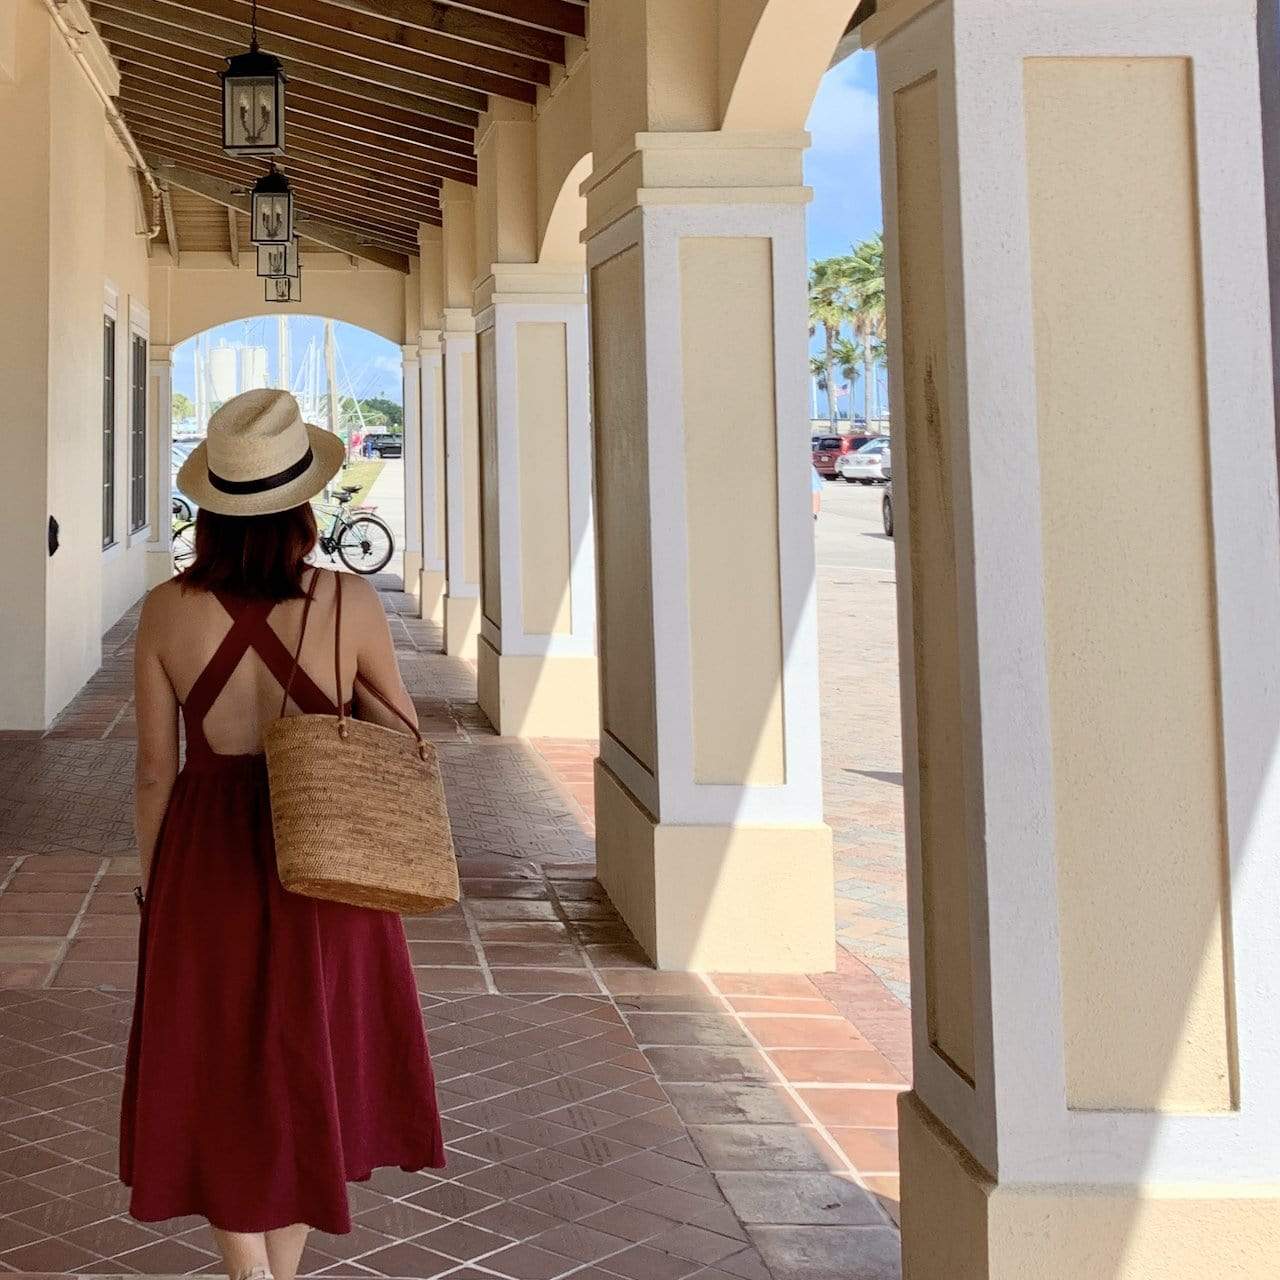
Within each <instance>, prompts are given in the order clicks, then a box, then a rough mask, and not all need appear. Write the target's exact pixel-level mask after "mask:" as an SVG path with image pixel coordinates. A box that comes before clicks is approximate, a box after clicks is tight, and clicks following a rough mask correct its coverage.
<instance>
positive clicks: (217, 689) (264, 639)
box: [183, 569, 338, 746]
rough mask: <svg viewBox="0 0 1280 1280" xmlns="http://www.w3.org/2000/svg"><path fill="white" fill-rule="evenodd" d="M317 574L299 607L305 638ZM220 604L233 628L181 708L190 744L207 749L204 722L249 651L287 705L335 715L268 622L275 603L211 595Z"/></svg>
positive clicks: (327, 701) (322, 693) (328, 703)
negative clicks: (229, 616)
mask: <svg viewBox="0 0 1280 1280" xmlns="http://www.w3.org/2000/svg"><path fill="white" fill-rule="evenodd" d="M319 575H320V571H319V570H318V569H316V570H314V571H313V574H312V579H311V587H310V590H309V591H308V592H307V601H306V604H305V605H304V606H303V615H302V631H303V632H304V633H305V630H306V625H307V616H308V614H309V613H310V610H311V601H312V599H313V598H314V594H315V588H316V581H317V579H318V578H319ZM215 594H216V595H217V598H218V601H219V603H220V604H221V605H222V607H223V608H224V609H226V611H227V612H228V613H229V614H230V615H231V627H230V629H229V630H228V631H227V634H226V635H225V636H223V638H222V641H221V643H220V644H219V645H218V648H217V649H216V650H215V652H214V655H213V657H212V658H210V659H209V662H208V665H207V666H206V667H205V669H204V670H203V671H202V672H201V673H200V675H199V676H198V677H197V678H196V682H195V684H193V685H192V686H191V691H190V692H189V693H188V694H187V697H186V701H185V702H184V703H183V718H184V720H185V721H186V725H187V737H188V740H189V742H190V741H191V740H192V739H194V740H195V741H196V742H197V744H200V745H205V746H207V745H208V744H207V741H206V740H205V738H204V728H203V725H204V718H205V716H206V715H208V713H209V710H210V708H211V707H212V706H213V704H214V703H215V702H216V701H217V699H218V695H219V694H220V693H221V692H222V690H223V688H224V686H225V685H226V683H227V681H228V680H230V679H231V676H232V674H233V673H234V672H235V669H236V668H237V667H238V666H239V665H240V661H241V659H242V658H243V657H244V655H245V654H246V653H248V652H249V650H250V649H252V650H253V651H254V652H255V653H256V654H257V655H258V657H259V658H261V659H262V662H263V665H264V666H265V667H266V668H267V670H268V671H270V672H271V674H272V675H273V676H274V677H275V678H276V680H277V681H278V682H279V683H280V686H281V688H282V689H284V690H286V694H285V705H286V706H287V701H288V698H289V697H292V698H293V700H294V702H295V703H296V704H297V705H298V706H299V707H300V708H301V709H302V710H303V711H304V712H310V713H312V714H318V715H336V714H337V712H338V708H337V707H335V706H334V704H333V702H332V700H331V699H330V698H329V696H328V695H327V694H326V693H325V692H324V691H323V690H322V689H321V688H320V687H319V685H317V684H316V682H315V681H314V680H312V678H311V677H310V676H309V675H308V674H307V673H306V671H305V670H304V669H303V668H302V667H301V666H297V665H296V661H297V659H296V655H294V654H291V653H290V652H289V650H288V649H287V648H285V645H284V641H282V640H281V639H280V637H279V636H278V635H277V634H276V633H275V631H274V630H273V629H272V627H271V624H270V623H269V622H268V621H267V619H268V616H269V615H270V613H271V610H272V609H273V608H274V602H273V601H270V600H240V599H237V598H236V597H234V596H227V595H223V594H222V593H220V592H216V593H215ZM301 652H302V635H301V634H300V635H299V637H298V653H299V654H300V653H301Z"/></svg>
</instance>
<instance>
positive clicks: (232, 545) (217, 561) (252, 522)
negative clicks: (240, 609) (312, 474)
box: [179, 502, 316, 600]
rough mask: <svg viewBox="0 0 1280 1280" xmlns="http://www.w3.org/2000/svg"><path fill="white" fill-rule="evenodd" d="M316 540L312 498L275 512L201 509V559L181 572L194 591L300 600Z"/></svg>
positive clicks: (184, 582)
mask: <svg viewBox="0 0 1280 1280" xmlns="http://www.w3.org/2000/svg"><path fill="white" fill-rule="evenodd" d="M315 545H316V518H315V515H314V514H313V512H312V510H311V504H310V503H309V502H304V503H302V504H301V506H297V507H291V508H290V509H289V510H288V511H277V512H275V513H274V514H273V515H269V516H220V515H218V514H217V512H214V511H206V510H205V509H204V508H203V507H202V508H201V509H200V511H199V513H198V514H197V515H196V555H195V559H194V560H193V561H192V562H191V564H190V565H188V566H187V568H186V569H184V570H183V571H182V573H181V574H180V575H179V581H180V582H181V583H182V585H183V587H189V588H190V589H192V590H193V591H225V592H227V593H228V594H229V595H235V596H245V597H248V598H251V599H257V600H294V599H297V598H299V597H300V596H302V595H303V594H304V592H303V590H302V575H303V572H304V571H305V569H306V561H307V556H309V555H310V554H311V552H312V551H313V550H314V548H315Z"/></svg>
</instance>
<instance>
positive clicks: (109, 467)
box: [102, 311, 116, 550]
mask: <svg viewBox="0 0 1280 1280" xmlns="http://www.w3.org/2000/svg"><path fill="white" fill-rule="evenodd" d="M115 541H116V318H115V315H114V313H112V312H110V311H108V312H107V313H106V314H105V315H104V316H103V317H102V546H103V549H104V550H105V549H106V548H107V547H112V546H114V545H115Z"/></svg>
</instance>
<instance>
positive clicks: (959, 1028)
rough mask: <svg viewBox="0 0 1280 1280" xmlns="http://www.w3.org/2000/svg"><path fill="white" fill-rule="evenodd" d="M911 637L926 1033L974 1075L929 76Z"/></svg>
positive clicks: (906, 188)
mask: <svg viewBox="0 0 1280 1280" xmlns="http://www.w3.org/2000/svg"><path fill="white" fill-rule="evenodd" d="M894 131H895V136H896V154H897V186H898V245H899V255H900V262H899V271H900V276H901V282H902V286H901V288H902V369H903V392H904V398H905V404H906V422H905V424H904V430H903V432H902V435H903V436H904V438H905V441H906V452H907V468H906V471H907V488H908V494H907V497H908V501H907V509H908V527H909V534H910V538H909V540H910V549H911V550H910V561H911V612H912V625H913V629H912V649H911V662H912V664H913V671H914V682H915V708H916V711H915V715H916V743H917V752H918V762H917V763H918V771H919V779H920V790H919V832H920V836H919V838H920V862H921V872H920V878H921V885H922V889H923V897H924V921H923V925H924V955H925V992H924V999H925V1005H926V1010H927V1018H928V1027H929V1039H930V1042H931V1044H932V1045H933V1047H934V1049H935V1050H936V1051H937V1052H938V1053H939V1054H940V1055H942V1056H943V1057H944V1058H945V1059H947V1060H948V1061H949V1062H950V1063H951V1065H952V1066H953V1067H954V1068H955V1069H956V1071H957V1072H959V1073H960V1074H961V1075H962V1076H964V1077H965V1078H966V1079H968V1080H970V1081H972V1080H973V1079H974V1076H975V1065H974V1033H973V942H972V931H971V927H970V887H969V886H970V856H969V848H968V844H967V840H966V821H965V817H966V797H965V768H964V732H963V728H964V719H963V716H964V709H963V706H962V703H961V689H960V643H959V634H960V633H959V621H958V601H959V596H958V591H957V584H956V539H955V520H956V513H955V504H954V500H953V485H952V475H953V471H954V468H955V466H956V465H957V459H956V452H957V446H956V442H955V439H954V437H953V424H952V406H951V389H950V359H951V352H950V345H949V341H948V316H947V283H946V262H945V258H944V253H943V210H942V169H941V139H940V133H939V121H938V82H937V79H936V77H934V76H930V77H928V78H927V79H924V80H921V81H919V82H917V83H916V84H914V85H911V86H909V87H908V88H906V89H902V90H900V91H899V92H898V93H897V94H895V95H894Z"/></svg>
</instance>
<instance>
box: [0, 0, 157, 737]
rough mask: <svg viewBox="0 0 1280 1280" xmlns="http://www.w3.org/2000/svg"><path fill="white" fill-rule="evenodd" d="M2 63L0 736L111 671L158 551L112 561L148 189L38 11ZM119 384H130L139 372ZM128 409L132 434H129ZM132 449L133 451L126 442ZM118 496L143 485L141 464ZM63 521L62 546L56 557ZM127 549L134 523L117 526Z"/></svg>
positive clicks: (19, 12) (20, 16) (11, 38)
mask: <svg viewBox="0 0 1280 1280" xmlns="http://www.w3.org/2000/svg"><path fill="white" fill-rule="evenodd" d="M6 9H7V11H6V13H5V15H4V31H3V35H4V37H5V39H6V44H7V47H8V49H9V56H8V60H7V65H6V66H5V67H3V68H0V171H2V172H3V173H4V175H5V198H4V199H3V201H0V234H3V236H4V242H5V244H6V246H7V248H8V252H7V253H6V254H5V255H4V260H3V265H0V292H2V293H3V296H4V298H5V300H6V302H5V305H4V307H2V308H0V351H2V352H3V355H0V403H3V404H4V406H5V411H4V414H3V416H2V417H0V448H2V449H3V452H4V456H5V461H6V464H7V466H8V467H9V468H10V470H11V472H12V473H14V474H19V475H21V476H22V477H23V483H22V484H20V485H18V486H15V488H14V490H13V492H12V493H10V494H9V495H7V497H6V501H5V503H4V504H3V508H2V512H3V513H2V514H0V536H3V538H4V542H5V546H6V554H5V556H4V557H3V559H2V561H0V597H3V599H4V601H5V606H4V608H3V610H0V658H2V660H3V662H4V665H5V679H4V681H2V682H0V726H3V727H13V728H43V727H44V726H45V725H46V724H47V723H48V722H49V721H51V720H52V719H53V717H54V716H56V714H57V713H58V711H60V710H61V709H62V707H63V706H65V704H66V703H67V702H68V701H69V700H70V698H71V697H72V696H73V695H74V694H75V692H76V691H77V690H78V689H79V688H80V686H81V685H82V684H83V683H84V681H85V680H86V679H88V677H89V676H90V675H91V674H92V673H93V672H94V670H96V668H97V666H98V664H99V661H100V657H101V647H100V640H101V635H102V631H103V627H104V596H105V600H106V606H105V614H106V621H107V622H110V621H111V620H113V617H112V615H114V614H115V613H117V612H118V611H119V609H120V608H121V607H123V606H124V605H125V604H127V603H131V602H132V599H131V597H135V596H136V594H137V593H138V592H139V591H140V590H141V585H142V581H143V575H142V573H141V571H140V566H141V561H142V557H143V556H144V555H145V547H144V546H142V545H141V544H139V545H136V546H135V547H134V548H131V549H129V550H128V551H124V550H122V552H121V553H120V556H119V558H118V561H117V562H116V563H115V564H114V565H113V566H112V567H111V570H110V572H106V571H104V569H105V566H104V559H103V553H102V545H101V544H102V382H101V379H102V323H103V296H104V286H105V284H106V281H107V279H108V278H109V277H110V276H115V277H116V280H115V283H116V285H117V288H118V289H119V290H120V305H121V318H122V325H123V328H124V329H125V331H126V332H127V327H128V319H127V316H128V302H129V300H130V298H135V299H136V300H137V302H138V303H140V304H143V305H145V302H146V278H145V272H142V271H140V270H139V265H138V264H139V259H138V253H139V249H140V246H141V244H142V242H141V241H140V240H139V241H135V239H134V233H135V231H136V229H137V226H138V205H137V200H136V197H134V198H132V199H131V198H130V195H129V186H130V184H131V183H132V181H133V179H132V177H131V176H130V172H129V170H128V167H127V165H126V162H125V160H124V157H123V153H122V151H121V149H120V147H119V146H118V144H117V143H116V142H115V140H114V138H112V137H111V136H110V135H109V134H108V132H107V129H106V126H105V122H104V116H103V111H102V107H101V104H100V102H99V100H98V99H97V97H96V96H95V94H94V93H93V90H92V89H91V87H90V86H89V84H88V82H87V81H86V80H85V79H84V77H83V76H82V74H81V73H80V71H79V69H78V68H77V66H76V64H75V62H74V60H73V59H72V57H71V55H70V53H69V51H68V50H67V48H66V46H65V44H64V43H63V41H62V39H61V37H60V36H59V35H58V34H57V32H56V30H55V29H54V27H53V25H52V23H51V22H50V20H49V17H48V15H47V14H46V12H45V11H44V9H43V7H42V6H40V5H39V4H37V3H35V0H15V2H14V3H12V4H11V5H10V6H7V7H6ZM119 376H120V377H121V378H122V379H123V380H124V381H125V383H126V384H127V375H126V373H125V366H123V365H122V367H121V369H120V370H119ZM124 405H125V408H126V412H125V413H124V414H123V415H121V414H118V415H117V432H118V433H121V434H122V435H123V437H125V438H127V432H128V418H127V399H126V400H125V401H124ZM117 438H118V441H119V442H120V443H123V440H122V439H121V436H120V435H118V437H117ZM118 458H119V461H120V463H121V464H122V465H121V466H120V467H118V469H117V485H118V487H119V490H120V491H121V492H122V493H127V489H128V469H127V455H126V454H125V453H123V452H121V453H120V454H119V455H118ZM50 514H52V515H53V516H55V517H56V519H57V520H58V523H59V525H60V544H61V545H60V549H59V551H58V553H57V554H56V555H55V556H53V557H52V558H51V557H49V556H48V554H47V551H46V545H45V543H46V528H47V521H48V517H49V515H50ZM117 526H118V527H117V532H118V533H119V534H120V536H121V539H122V542H123V541H124V539H125V538H126V537H127V530H128V523H127V518H126V519H125V520H124V521H123V522H121V521H119V520H118V521H117Z"/></svg>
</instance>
